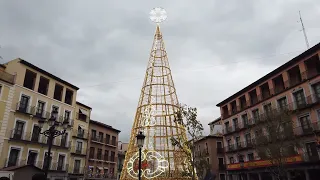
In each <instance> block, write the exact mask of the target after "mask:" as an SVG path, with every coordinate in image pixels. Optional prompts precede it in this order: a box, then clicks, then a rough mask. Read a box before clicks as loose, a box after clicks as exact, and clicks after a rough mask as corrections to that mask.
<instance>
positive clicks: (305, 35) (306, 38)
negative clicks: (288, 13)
mask: <svg viewBox="0 0 320 180" xmlns="http://www.w3.org/2000/svg"><path fill="white" fill-rule="evenodd" d="M299 16H300V23H301V26H302V31H303V35H304V40H305V41H306V45H307V48H308V49H309V41H308V37H307V33H306V29H305V28H304V25H303V21H302V17H301V13H300V11H299Z"/></svg>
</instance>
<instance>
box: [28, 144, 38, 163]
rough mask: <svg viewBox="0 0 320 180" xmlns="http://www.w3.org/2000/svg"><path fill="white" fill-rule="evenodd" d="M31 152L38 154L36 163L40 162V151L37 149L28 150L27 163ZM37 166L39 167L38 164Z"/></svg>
mask: <svg viewBox="0 0 320 180" xmlns="http://www.w3.org/2000/svg"><path fill="white" fill-rule="evenodd" d="M30 151H36V152H37V159H36V163H37V162H39V156H40V149H35V148H28V154H27V162H28V160H29V152H30ZM35 166H36V167H38V164H35Z"/></svg>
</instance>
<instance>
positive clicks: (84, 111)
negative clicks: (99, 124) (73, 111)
mask: <svg viewBox="0 0 320 180" xmlns="http://www.w3.org/2000/svg"><path fill="white" fill-rule="evenodd" d="M79 112H80V113H81V114H84V115H87V116H88V114H89V113H88V111H87V110H85V109H79Z"/></svg>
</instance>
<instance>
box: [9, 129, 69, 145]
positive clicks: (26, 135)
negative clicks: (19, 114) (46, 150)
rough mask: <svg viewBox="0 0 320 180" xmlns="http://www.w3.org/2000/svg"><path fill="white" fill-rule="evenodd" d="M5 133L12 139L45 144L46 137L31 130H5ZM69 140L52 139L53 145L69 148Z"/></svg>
mask: <svg viewBox="0 0 320 180" xmlns="http://www.w3.org/2000/svg"><path fill="white" fill-rule="evenodd" d="M7 135H8V137H9V138H10V140H12V141H28V142H32V143H39V144H47V137H46V136H43V135H40V134H36V133H33V132H21V131H17V130H15V129H12V130H9V131H7ZM70 144H71V143H70V141H64V140H61V139H57V138H56V139H55V141H53V145H54V146H59V147H63V148H69V147H70Z"/></svg>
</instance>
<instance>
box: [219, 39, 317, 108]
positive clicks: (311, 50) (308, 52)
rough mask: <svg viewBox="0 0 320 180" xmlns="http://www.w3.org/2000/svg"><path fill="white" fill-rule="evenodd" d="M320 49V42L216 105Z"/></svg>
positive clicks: (229, 99) (222, 102)
mask: <svg viewBox="0 0 320 180" xmlns="http://www.w3.org/2000/svg"><path fill="white" fill-rule="evenodd" d="M319 50H320V43H318V44H316V45H315V46H313V47H311V48H310V49H308V50H306V51H305V52H303V53H302V54H300V55H298V56H296V57H294V58H293V59H291V60H290V61H288V62H286V63H285V64H283V65H281V66H280V67H278V68H276V69H275V70H273V71H271V72H270V73H268V74H267V75H265V76H263V77H262V78H260V79H258V80H257V81H255V82H253V83H251V84H250V85H248V86H247V87H245V88H243V89H241V90H240V91H238V92H237V93H235V94H233V95H232V96H230V97H228V98H227V99H225V100H223V101H221V102H220V103H218V104H217V105H216V106H217V107H220V106H222V105H224V104H226V103H228V102H229V101H231V100H233V99H235V98H236V97H238V96H240V95H242V94H243V93H245V92H247V91H249V90H251V89H252V88H254V87H256V86H258V85H259V84H261V83H262V82H264V81H266V80H268V79H270V78H271V77H272V76H274V75H276V74H278V73H280V72H282V71H283V70H285V69H286V68H288V67H290V66H292V65H294V64H295V63H297V62H299V61H300V60H301V59H304V58H306V57H308V56H310V55H313V54H314V53H316V52H317V51H319Z"/></svg>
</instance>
